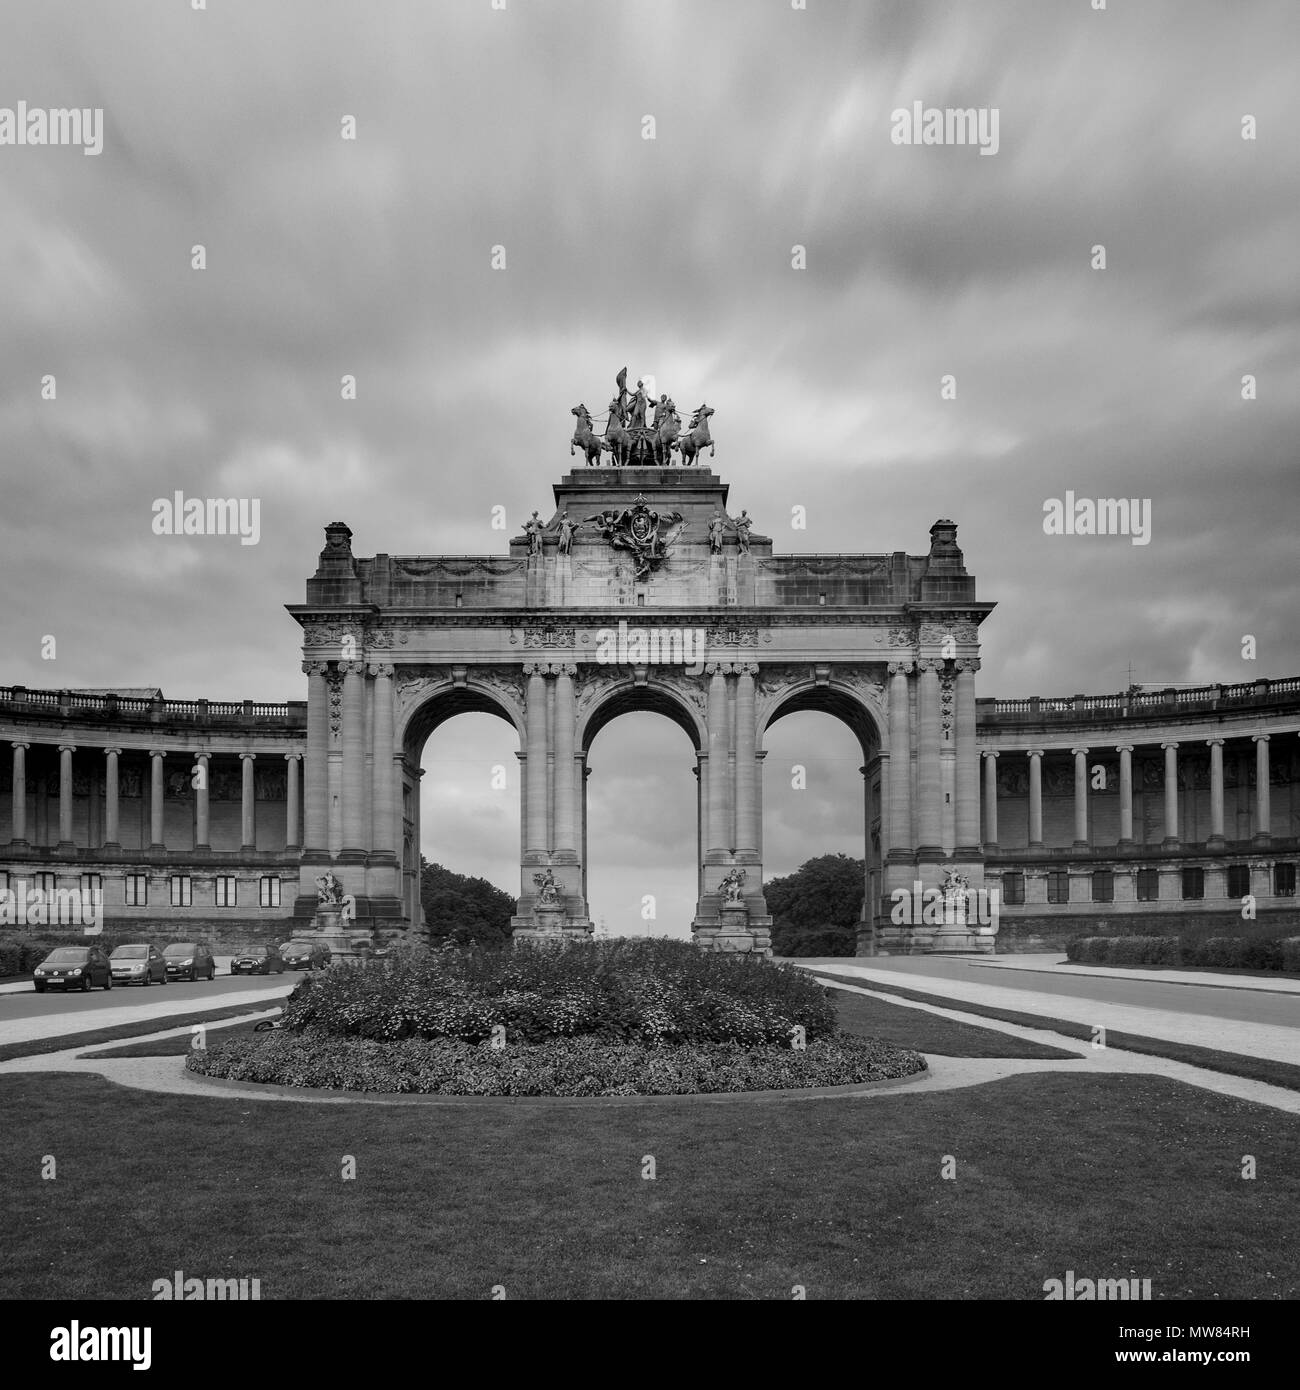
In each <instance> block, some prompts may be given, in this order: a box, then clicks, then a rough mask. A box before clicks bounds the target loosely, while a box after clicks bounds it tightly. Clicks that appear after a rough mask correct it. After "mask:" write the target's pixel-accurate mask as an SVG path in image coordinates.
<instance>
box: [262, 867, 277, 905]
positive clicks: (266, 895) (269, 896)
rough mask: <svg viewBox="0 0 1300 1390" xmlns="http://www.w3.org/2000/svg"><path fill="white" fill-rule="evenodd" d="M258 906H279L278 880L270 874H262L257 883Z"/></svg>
mask: <svg viewBox="0 0 1300 1390" xmlns="http://www.w3.org/2000/svg"><path fill="white" fill-rule="evenodd" d="M257 905H258V907H279V906H280V880H279V879H278V878H275V877H274V876H273V875H271V874H264V875H263V876H262V878H261V879H260V880H259V881H258V885H257Z"/></svg>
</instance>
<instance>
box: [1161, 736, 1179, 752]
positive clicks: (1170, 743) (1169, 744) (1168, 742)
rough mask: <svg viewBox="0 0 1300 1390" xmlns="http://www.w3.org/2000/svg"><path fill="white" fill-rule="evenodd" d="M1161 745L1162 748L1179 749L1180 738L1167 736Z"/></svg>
mask: <svg viewBox="0 0 1300 1390" xmlns="http://www.w3.org/2000/svg"><path fill="white" fill-rule="evenodd" d="M1160 746H1161V748H1174V749H1177V747H1178V740H1177V739H1176V738H1167V739H1165V740H1164V741H1163V742H1162V743H1161V745H1160Z"/></svg>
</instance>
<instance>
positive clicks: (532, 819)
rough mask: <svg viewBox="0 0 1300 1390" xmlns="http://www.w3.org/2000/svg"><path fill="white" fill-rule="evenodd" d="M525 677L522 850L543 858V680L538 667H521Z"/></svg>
mask: <svg viewBox="0 0 1300 1390" xmlns="http://www.w3.org/2000/svg"><path fill="white" fill-rule="evenodd" d="M524 670H525V671H526V672H527V674H528V706H527V710H526V713H525V725H524V729H525V738H526V740H527V744H528V747H527V749H526V752H527V758H528V760H527V763H526V764H525V772H526V779H527V790H526V792H525V798H526V800H525V804H524V819H525V825H526V828H525V830H524V849H525V853H527V854H535V855H539V856H541V857H543V858H544V857H545V855H546V800H547V797H546V790H547V789H546V679H545V677H544V676H543V675H542V670H541V666H540V664H539V663H537V662H533V663H532V664H530V665H529V666H525V668H524Z"/></svg>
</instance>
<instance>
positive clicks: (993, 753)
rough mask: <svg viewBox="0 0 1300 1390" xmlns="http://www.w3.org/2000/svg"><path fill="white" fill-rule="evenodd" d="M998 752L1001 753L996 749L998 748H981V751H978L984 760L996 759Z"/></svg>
mask: <svg viewBox="0 0 1300 1390" xmlns="http://www.w3.org/2000/svg"><path fill="white" fill-rule="evenodd" d="M999 752H1001V749H998V748H981V749H980V754H981V756H983V757H985V758H996V757H997V755H998V753H999Z"/></svg>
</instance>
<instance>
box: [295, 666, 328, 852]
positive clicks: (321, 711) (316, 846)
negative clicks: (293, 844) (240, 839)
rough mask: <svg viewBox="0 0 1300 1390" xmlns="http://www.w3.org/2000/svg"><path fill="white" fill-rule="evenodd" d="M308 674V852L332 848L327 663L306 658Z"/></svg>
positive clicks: (305, 788)
mask: <svg viewBox="0 0 1300 1390" xmlns="http://www.w3.org/2000/svg"><path fill="white" fill-rule="evenodd" d="M302 669H303V670H304V671H305V672H306V673H307V754H306V757H305V758H304V759H303V764H302V782H303V832H302V838H303V848H304V849H305V851H306V852H307V854H309V855H315V856H322V855H326V854H327V853H328V850H329V738H330V694H329V684H328V682H327V681H326V679H325V671H326V663H325V662H323V661H305V662H303V667H302Z"/></svg>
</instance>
